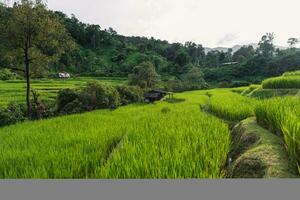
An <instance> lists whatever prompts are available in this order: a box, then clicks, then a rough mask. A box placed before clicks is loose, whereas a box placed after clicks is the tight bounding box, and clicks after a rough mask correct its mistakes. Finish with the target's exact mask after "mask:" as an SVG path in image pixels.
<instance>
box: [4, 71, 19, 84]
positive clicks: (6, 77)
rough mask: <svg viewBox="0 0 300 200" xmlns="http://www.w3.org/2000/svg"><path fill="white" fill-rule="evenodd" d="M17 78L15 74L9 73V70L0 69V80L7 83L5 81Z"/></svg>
mask: <svg viewBox="0 0 300 200" xmlns="http://www.w3.org/2000/svg"><path fill="white" fill-rule="evenodd" d="M17 78H19V76H18V75H17V74H16V73H13V72H11V71H10V70H9V69H0V80H1V81H7V80H15V79H17Z"/></svg>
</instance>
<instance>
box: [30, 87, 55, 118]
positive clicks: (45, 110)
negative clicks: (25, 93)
mask: <svg viewBox="0 0 300 200" xmlns="http://www.w3.org/2000/svg"><path fill="white" fill-rule="evenodd" d="M32 97H33V98H32V100H31V113H30V115H31V116H30V117H31V119H43V118H48V117H51V116H53V115H54V114H53V109H52V108H53V106H52V105H51V104H50V103H49V102H47V101H43V100H40V99H39V94H38V93H37V92H36V91H32Z"/></svg>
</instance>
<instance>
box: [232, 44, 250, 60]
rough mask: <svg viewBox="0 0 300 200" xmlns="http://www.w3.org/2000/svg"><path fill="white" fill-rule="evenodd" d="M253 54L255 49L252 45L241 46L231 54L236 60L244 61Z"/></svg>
mask: <svg viewBox="0 0 300 200" xmlns="http://www.w3.org/2000/svg"><path fill="white" fill-rule="evenodd" d="M254 54H255V50H254V48H253V46H251V45H250V46H242V47H241V48H240V49H239V50H237V51H236V52H235V53H234V54H233V56H232V59H233V60H234V61H236V62H240V63H241V62H244V61H247V60H249V59H250V58H252V57H253V56H254Z"/></svg>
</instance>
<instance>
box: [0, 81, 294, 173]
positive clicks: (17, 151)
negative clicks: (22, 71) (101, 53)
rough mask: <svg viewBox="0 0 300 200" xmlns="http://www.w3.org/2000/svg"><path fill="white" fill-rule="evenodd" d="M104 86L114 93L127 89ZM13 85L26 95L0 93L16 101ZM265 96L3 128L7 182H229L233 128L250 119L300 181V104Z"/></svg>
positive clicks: (209, 94) (184, 99)
mask: <svg viewBox="0 0 300 200" xmlns="http://www.w3.org/2000/svg"><path fill="white" fill-rule="evenodd" d="M293 77H294V78H295V77H297V76H293ZM102 80H103V81H104V82H106V83H108V84H111V85H118V84H120V83H122V82H123V81H124V80H120V79H117V80H105V79H102ZM86 81H87V80H86V79H82V81H75V80H74V81H72V80H69V81H66V82H65V85H64V83H63V82H58V81H56V82H55V81H49V83H46V81H41V82H34V87H35V88H41V91H43V89H44V88H49V87H50V85H51V86H52V85H56V86H53V88H57V89H59V88H64V87H69V86H71V87H77V86H81V85H83V84H84V83H85V82H86ZM276 81H277V80H276ZM10 84H12V85H13V86H15V87H14V88H18V87H19V85H18V84H21V83H18V82H16V83H13V82H12V83H5V84H0V85H1V87H2V88H5V86H6V87H7V90H8V89H10V91H11V93H13V91H14V90H13V88H11V87H10V86H12V85H10ZM22 84H23V83H22ZM47 84H49V86H46V85H47ZM280 84H285V82H284V81H283V82H282V83H278V84H276V85H274V88H273V89H268V92H270V91H271V90H273V91H274V93H275V91H277V90H280V91H282V90H284V89H283V88H282V87H281V86H280ZM3 85H5V86H3ZM58 87H59V88H58ZM21 88H22V87H21ZM261 88H262V87H261V86H259V85H255V86H253V85H252V86H250V87H243V88H235V89H212V90H202V91H192V92H184V93H176V94H174V97H175V100H178V101H159V102H155V103H154V104H132V105H128V106H124V107H120V108H118V109H116V110H98V111H94V112H90V113H85V114H77V115H69V116H63V117H57V118H53V119H46V120H40V121H27V122H24V123H19V124H16V125H11V126H7V127H3V128H0V148H1V151H0V178H4V179H5V178H80V179H82V178H87V179H90V178H105V179H111V178H118V179H123V178H133V179H144V178H164V179H165V178H175V179H177V178H225V177H226V175H227V174H226V166H227V164H228V163H227V162H228V155H229V152H230V150H231V145H232V141H231V130H230V125H232V123H233V124H238V123H239V122H240V121H243V120H245V119H247V118H249V117H250V118H251V119H253V120H255V123H256V121H257V124H258V125H257V126H260V128H257V129H256V130H266V131H264V134H272V135H276V137H278V139H277V140H278V141H279V143H277V145H281V147H282V148H281V149H284V151H285V152H281V153H280V155H281V156H282V155H287V157H288V159H289V160H291V162H292V163H293V164H294V165H295V166H298V168H299V169H298V172H299V173H300V151H299V149H300V114H299V113H300V106H299V105H300V98H299V96H298V95H294V94H293V95H292V96H277V97H272V96H269V97H268V98H264V99H261V98H257V97H251V95H250V94H251V93H252V92H253V91H255V90H257V89H261ZM44 90H45V89H44ZM46 91H47V90H46ZM54 91H56V92H57V90H55V89H53V94H54V93H55V92H54ZM262 92H265V91H263V90H262ZM280 93H282V92H280ZM47 95H49V93H47V92H45V95H44V96H45V97H48V98H51V95H49V96H47ZM2 96H3V95H2ZM6 102H8V100H7V101H6ZM229 122H230V123H229ZM267 130H268V131H267ZM241 139H242V138H241ZM280 141H282V143H281V142H280ZM257 144H259V143H257ZM263 157H264V156H263ZM295 171H297V169H295ZM299 173H298V174H299Z"/></svg>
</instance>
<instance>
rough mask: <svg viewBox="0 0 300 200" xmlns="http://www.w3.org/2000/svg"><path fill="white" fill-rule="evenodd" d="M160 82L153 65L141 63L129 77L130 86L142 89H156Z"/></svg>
mask: <svg viewBox="0 0 300 200" xmlns="http://www.w3.org/2000/svg"><path fill="white" fill-rule="evenodd" d="M158 80H159V75H158V74H157V73H156V70H155V67H154V66H153V64H152V63H149V62H147V63H141V64H140V65H138V66H136V67H134V69H133V72H132V74H130V75H129V84H130V85H137V86H139V87H141V88H155V87H156V85H157V82H158Z"/></svg>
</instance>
